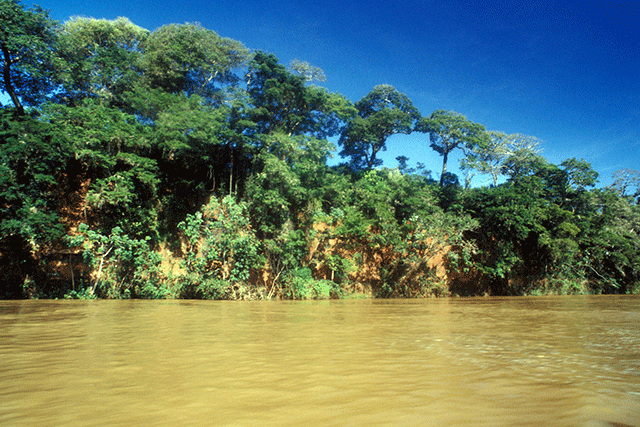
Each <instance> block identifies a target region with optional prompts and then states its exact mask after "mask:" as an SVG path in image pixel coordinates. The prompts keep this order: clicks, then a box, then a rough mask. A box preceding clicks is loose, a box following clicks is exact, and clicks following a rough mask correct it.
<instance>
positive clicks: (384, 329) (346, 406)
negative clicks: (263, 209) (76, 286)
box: [0, 296, 640, 427]
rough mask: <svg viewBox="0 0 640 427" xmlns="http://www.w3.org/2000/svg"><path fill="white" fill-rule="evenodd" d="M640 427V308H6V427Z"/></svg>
mask: <svg viewBox="0 0 640 427" xmlns="http://www.w3.org/2000/svg"><path fill="white" fill-rule="evenodd" d="M605 422H612V423H624V424H629V425H634V426H639V427H640V297H634V296H597V297H537V298H478V299H431V300H340V301H306V302H283V301H277V302H211V301H172V300H171V301H0V426H11V427H22V426H25V427H26V426H29V427H33V426H38V427H42V426H64V427H75V426H78V427H79V426H82V427H87V426H105V427H106V426H110V427H113V426H229V427H231V426H234V427H235V426H238V427H245V426H247V427H249V426H295V427H300V426H305V427H309V426H311V427H313V426H323V427H325V426H358V427H360V426H367V427H369V426H491V427H494V426H587V427H589V426H591V427H597V426H604V425H607V424H605Z"/></svg>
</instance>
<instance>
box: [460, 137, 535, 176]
mask: <svg viewBox="0 0 640 427" xmlns="http://www.w3.org/2000/svg"><path fill="white" fill-rule="evenodd" d="M488 134H489V139H488V140H487V141H486V144H482V145H476V146H473V147H472V149H471V150H467V152H466V156H465V158H464V159H462V161H461V167H462V169H464V170H467V171H468V170H470V169H475V170H477V171H479V172H480V173H484V174H489V175H491V180H492V182H493V186H494V187H495V186H497V185H498V178H499V177H500V175H504V174H505V173H507V172H508V171H507V167H506V164H505V162H507V161H508V160H509V159H510V158H511V157H513V156H517V155H523V154H524V153H529V152H530V153H534V154H535V153H537V152H539V149H538V146H539V144H540V141H539V140H538V139H537V138H536V137H534V136H528V135H522V134H519V133H516V134H510V135H508V134H506V133H504V132H497V131H489V132H488Z"/></svg>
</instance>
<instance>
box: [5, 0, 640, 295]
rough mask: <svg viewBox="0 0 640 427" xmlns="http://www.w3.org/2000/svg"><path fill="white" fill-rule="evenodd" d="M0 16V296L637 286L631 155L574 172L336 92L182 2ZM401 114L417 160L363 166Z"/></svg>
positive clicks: (502, 142)
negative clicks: (64, 14) (437, 162)
mask: <svg viewBox="0 0 640 427" xmlns="http://www.w3.org/2000/svg"><path fill="white" fill-rule="evenodd" d="M0 28H1V29H0V48H1V49H0V51H1V59H2V66H3V75H2V79H1V83H0V88H1V89H2V91H3V92H4V93H5V94H6V95H7V96H8V98H9V99H10V100H11V102H10V104H9V105H5V106H3V107H2V108H1V109H0V280H1V281H2V285H1V286H2V287H1V288H0V294H1V295H2V296H3V297H4V298H56V297H67V298H97V297H103V298H215V299H263V298H264V299H270V298H291V299H305V298H338V297H349V296H354V295H356V296H357V295H366V296H374V297H422V296H431V295H435V296H447V295H480V294H492V295H527V294H549V293H555V294H558V293H562V294H570V293H637V292H639V291H640V238H639V236H638V232H639V231H640V209H639V207H638V198H639V196H640V192H639V190H638V189H639V184H640V173H639V172H637V171H633V170H623V171H618V172H617V173H616V175H615V183H614V184H613V185H612V186H609V187H606V188H596V183H597V173H596V172H595V171H594V170H592V168H591V167H590V165H589V163H588V162H586V161H584V160H579V159H567V160H566V161H564V162H562V163H561V164H560V165H555V164H552V163H549V162H548V161H547V160H546V159H545V158H544V157H543V156H542V155H541V154H540V150H539V149H538V141H537V140H536V138H534V137H530V136H525V135H520V134H514V135H507V134H504V133H500V132H494V131H488V130H486V129H485V127H484V126H482V125H481V124H478V123H474V122H472V121H470V120H468V119H467V118H466V117H465V116H463V115H462V114H459V113H456V112H452V111H444V110H438V111H435V112H433V113H432V114H430V115H428V116H423V115H422V114H421V113H420V112H419V111H418V110H417V108H416V107H415V106H414V105H413V103H412V102H411V100H410V98H409V97H408V96H407V95H405V94H402V93H400V92H398V91H397V90H396V89H395V88H393V87H392V86H389V85H380V86H376V87H374V88H373V89H372V90H371V92H370V93H369V94H367V95H366V96H365V97H364V98H363V99H361V100H359V101H357V102H355V103H353V102H351V101H349V100H348V99H346V98H345V97H344V96H343V95H341V94H338V93H330V92H328V91H327V90H326V89H324V88H323V87H321V86H319V85H318V84H319V83H320V82H322V81H324V79H325V77H324V73H323V72H322V70H320V69H319V68H317V67H314V66H312V65H310V64H308V63H306V62H302V61H293V62H292V63H291V64H290V65H289V66H285V65H283V64H281V63H280V62H279V61H278V59H277V58H276V57H275V56H274V55H272V54H269V53H265V52H260V51H252V50H250V49H248V48H247V47H245V46H244V45H243V44H242V43H240V42H238V41H235V40H230V39H227V38H224V37H221V36H219V35H218V34H217V33H216V32H214V31H212V30H209V29H206V28H203V27H202V26H200V25H198V24H180V25H166V26H163V27H161V28H158V29H156V30H155V31H153V32H149V31H147V30H145V29H143V28H141V27H138V26H136V25H135V24H133V23H132V22H130V21H129V20H128V19H126V18H119V19H117V20H113V21H109V20H100V19H90V18H73V19H71V20H70V21H68V22H65V23H59V22H55V21H53V20H51V19H50V18H49V16H48V14H47V12H46V11H44V10H42V9H40V8H37V7H33V8H28V7H26V6H24V5H22V4H21V3H20V2H18V1H17V0H0ZM412 132H417V133H422V134H424V140H425V145H427V144H428V145H430V146H431V148H433V150H434V155H439V156H441V157H442V166H443V167H442V171H441V172H440V175H439V176H440V177H439V179H438V180H434V179H432V177H431V172H430V171H427V170H425V167H424V165H421V164H420V163H418V164H417V165H415V166H412V165H410V163H409V160H410V159H408V158H407V157H406V156H400V157H398V158H397V160H398V166H397V167H395V168H385V167H382V162H381V160H380V159H379V158H378V154H379V152H380V151H383V150H385V144H386V141H387V139H388V138H389V137H391V136H393V135H395V134H399V133H404V134H409V133H412ZM330 141H335V144H334V143H332V142H330ZM336 145H337V147H336ZM337 150H339V153H338V154H339V156H340V157H341V158H342V163H339V164H335V165H329V164H328V163H327V160H328V159H329V158H330V157H331V156H332V153H334V152H335V151H337ZM454 151H456V152H458V153H462V160H461V164H460V166H461V170H462V171H463V173H464V176H463V177H458V176H456V175H454V174H452V173H450V172H448V170H447V161H448V157H449V155H450V153H452V152H454ZM476 174H482V175H486V176H487V177H488V178H489V179H490V180H491V185H489V186H480V187H478V186H475V187H474V186H472V185H471V182H472V178H473V177H474V175H476ZM461 181H462V182H461Z"/></svg>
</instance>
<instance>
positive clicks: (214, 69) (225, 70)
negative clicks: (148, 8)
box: [142, 24, 249, 103]
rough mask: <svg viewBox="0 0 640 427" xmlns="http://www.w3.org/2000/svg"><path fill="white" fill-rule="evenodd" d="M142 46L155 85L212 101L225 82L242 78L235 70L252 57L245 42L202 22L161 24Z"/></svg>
mask: <svg viewBox="0 0 640 427" xmlns="http://www.w3.org/2000/svg"><path fill="white" fill-rule="evenodd" d="M142 48H143V51H144V58H143V67H144V73H145V76H146V78H147V79H148V81H149V83H150V85H151V87H160V88H162V89H164V90H165V91H167V92H170V93H180V92H185V93H186V94H187V95H192V94H195V95H199V96H201V97H203V98H205V99H207V100H208V101H209V102H211V103H216V102H218V101H219V98H218V97H217V95H219V94H220V88H221V85H225V84H231V83H235V82H236V81H237V80H238V77H237V75H236V74H234V71H235V70H236V69H237V68H239V67H242V66H244V65H245V63H246V61H247V60H248V57H249V50H248V49H247V48H246V47H245V46H244V45H243V44H242V43H240V42H238V41H236V40H232V39H228V38H224V37H221V36H219V35H218V34H217V33H216V32H215V31H212V30H208V29H206V28H203V27H201V26H200V25H199V24H181V25H177V24H171V25H165V26H163V27H160V28H159V29H157V30H155V31H154V32H152V33H151V34H150V36H149V37H148V38H147V39H146V40H145V42H144V43H143V44H142Z"/></svg>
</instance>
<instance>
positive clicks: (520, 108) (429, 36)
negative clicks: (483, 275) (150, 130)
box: [25, 0, 640, 186]
mask: <svg viewBox="0 0 640 427" xmlns="http://www.w3.org/2000/svg"><path fill="white" fill-rule="evenodd" d="M36 3H37V4H39V5H40V6H42V7H43V8H45V9H49V10H50V12H51V16H52V17H53V18H54V19H57V20H60V21H65V20H67V19H69V18H70V17H71V16H76V15H78V16H85V17H94V18H106V19H115V18H117V17H119V16H125V17H127V18H129V19H130V20H131V21H133V23H135V24H137V25H139V26H141V27H144V28H146V29H148V30H151V31H152V30H154V29H156V28H158V27H160V26H162V25H165V24H170V23H185V22H200V23H201V24H202V25H203V26H204V27H206V28H208V29H212V30H215V31H216V32H218V33H219V34H220V35H221V36H223V37H229V38H233V39H236V40H239V41H241V42H242V43H244V44H245V45H246V46H247V47H248V48H250V49H255V50H264V51H267V52H270V53H273V54H275V55H276V56H277V57H278V58H279V59H280V61H281V62H282V63H283V64H285V65H287V64H289V62H290V61H291V60H293V59H299V60H303V61H308V62H310V63H312V64H313V65H315V66H318V67H320V68H322V69H323V70H324V71H325V74H326V75H327V82H326V83H324V84H323V86H325V87H326V88H327V89H328V90H330V91H332V92H339V93H342V94H344V95H345V96H347V97H348V98H349V99H351V100H352V101H354V102H355V101H357V100H359V99H360V98H362V97H363V96H364V95H366V94H367V93H368V92H369V91H370V90H371V89H372V88H373V87H374V86H375V85H378V84H391V85H393V86H394V87H396V89H398V90H399V91H401V92H403V93H405V94H406V95H408V96H409V97H410V98H411V99H412V100H413V102H414V104H415V105H416V107H418V109H419V110H420V112H421V113H422V114H423V115H425V116H426V115H429V114H431V112H433V111H434V110H436V109H446V110H454V111H457V112H459V113H462V114H464V115H466V116H467V117H468V118H469V119H471V120H473V121H475V122H478V123H482V124H483V125H485V126H486V127H487V129H489V130H501V131H504V132H507V133H523V134H527V135H532V136H536V137H538V138H539V139H541V140H542V141H543V142H544V143H543V145H542V148H543V153H542V154H543V155H544V156H545V157H546V158H547V159H548V160H549V161H550V162H552V163H556V164H559V163H561V162H562V161H563V160H565V159H567V158H570V157H577V158H584V159H585V160H587V161H588V162H590V163H591V165H592V166H593V168H594V169H595V170H597V171H598V172H599V173H600V184H599V186H605V185H608V184H610V183H611V182H612V180H611V175H612V174H613V173H614V172H615V171H616V170H618V169H622V168H631V169H636V170H640V156H639V154H640V4H639V3H638V2H635V1H633V2H632V1H628V2H622V1H619V2H616V1H613V2H611V1H601V2H596V1H591V2H587V1H583V2H576V3H571V2H558V1H536V0H531V1H522V0H520V1H512V0H502V1H498V0H488V1H472V0H461V1H447V0H443V1H431V0H402V1H401V0H385V1H381V0H369V1H366V2H364V1H353V0H351V1H349V0H340V1H337V0H322V1H319V0H311V1H299V0H297V1H292V0H278V1H264V0H252V1H250V0H239V1H230V0H211V1H204V0H186V1H185V0H180V1H178V0H164V1H150V0H140V1H137V0H129V1H124V0H110V1H105V0H101V1H96V0H40V1H38V0H36ZM25 4H29V3H27V2H26V1H25ZM387 146H388V151H386V152H385V153H383V156H382V158H383V159H384V161H385V166H389V167H395V166H397V162H396V160H395V157H396V156H399V155H406V156H407V157H409V159H410V160H409V164H410V165H415V162H417V161H420V162H422V163H425V164H426V165H427V168H428V169H431V170H432V171H433V176H434V178H439V171H440V168H441V158H440V157H439V156H438V155H437V154H436V153H435V152H434V151H433V150H432V149H431V148H430V147H429V139H428V136H427V135H423V134H413V135H410V136H402V135H399V136H393V137H391V138H390V139H389V141H388V143H387ZM450 163H452V164H451V166H454V164H453V163H455V159H452V160H451V161H450ZM454 172H456V170H454ZM473 183H474V185H481V184H486V183H488V179H483V178H482V177H476V178H475V180H474V182H473Z"/></svg>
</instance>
